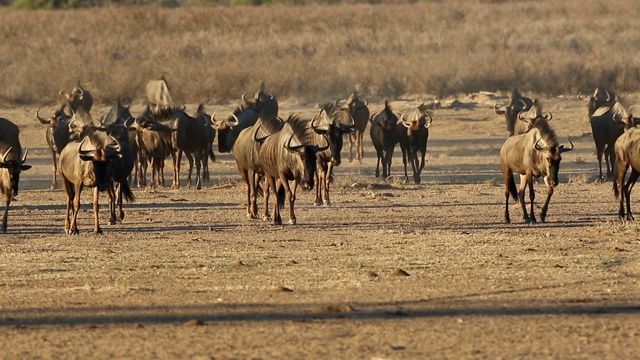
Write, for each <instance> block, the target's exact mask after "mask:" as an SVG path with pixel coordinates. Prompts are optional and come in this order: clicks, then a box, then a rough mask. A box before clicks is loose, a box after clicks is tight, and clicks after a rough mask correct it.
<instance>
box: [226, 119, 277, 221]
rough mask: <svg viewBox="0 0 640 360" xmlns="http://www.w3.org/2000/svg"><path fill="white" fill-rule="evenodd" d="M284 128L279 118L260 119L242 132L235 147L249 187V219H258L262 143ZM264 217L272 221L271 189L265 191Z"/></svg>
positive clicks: (261, 173)
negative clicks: (270, 206) (270, 208)
mask: <svg viewBox="0 0 640 360" xmlns="http://www.w3.org/2000/svg"><path fill="white" fill-rule="evenodd" d="M283 127H284V121H282V119H280V118H278V117H270V118H260V119H258V121H257V122H256V124H255V125H253V126H251V127H248V128H246V129H244V130H242V131H241V132H240V134H239V135H238V139H237V140H236V142H235V144H234V145H233V155H234V157H235V160H236V165H237V167H238V171H239V172H240V176H241V177H242V181H243V182H244V183H245V185H246V187H247V192H246V194H247V217H248V218H250V219H256V218H257V217H258V204H257V196H258V183H259V180H260V177H261V176H263V175H264V171H263V170H262V167H261V166H260V162H259V154H260V148H261V146H262V143H263V142H264V140H265V139H266V137H267V136H270V135H273V134H275V133H277V132H279V131H280V130H282V128H283ZM263 195H264V196H263V197H264V215H263V217H262V219H263V220H265V221H267V220H270V219H271V217H270V216H269V188H268V185H267V186H265V188H264V189H263Z"/></svg>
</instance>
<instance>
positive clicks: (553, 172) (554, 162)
mask: <svg viewBox="0 0 640 360" xmlns="http://www.w3.org/2000/svg"><path fill="white" fill-rule="evenodd" d="M541 140H542V138H539V139H538V140H537V141H536V143H535V145H534V148H535V149H536V151H537V152H538V155H539V156H540V159H541V160H542V161H543V166H544V167H545V169H546V173H547V175H548V180H547V178H545V182H547V181H548V183H547V185H548V186H556V185H558V171H559V170H560V161H562V153H564V152H567V151H571V150H573V143H572V142H571V140H569V139H567V140H569V144H571V147H570V148H565V147H564V145H557V144H556V145H552V146H549V145H545V146H542V145H541V144H540V141H541Z"/></svg>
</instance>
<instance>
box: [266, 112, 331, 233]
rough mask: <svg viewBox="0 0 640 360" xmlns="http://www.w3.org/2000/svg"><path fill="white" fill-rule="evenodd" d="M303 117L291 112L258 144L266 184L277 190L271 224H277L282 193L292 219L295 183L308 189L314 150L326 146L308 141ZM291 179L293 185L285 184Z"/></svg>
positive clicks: (310, 186) (294, 221)
mask: <svg viewBox="0 0 640 360" xmlns="http://www.w3.org/2000/svg"><path fill="white" fill-rule="evenodd" d="M308 127H309V124H308V121H307V120H301V119H300V118H298V117H297V116H295V115H291V116H289V118H288V119H287V121H286V123H285V125H284V127H283V128H282V130H280V131H279V132H277V133H275V134H273V135H271V136H269V137H267V138H266V139H265V140H264V143H263V144H262V147H261V148H260V155H259V158H258V159H259V160H258V161H259V163H260V166H261V167H262V169H263V170H264V173H265V177H266V180H267V184H268V186H269V187H271V188H272V189H274V191H275V193H276V194H277V199H278V201H277V204H276V206H274V210H273V224H274V225H281V224H282V217H281V216H280V208H282V207H284V201H285V197H286V199H287V200H288V201H289V218H290V220H289V223H290V224H295V223H296V216H295V213H294V211H293V206H294V203H295V200H296V189H297V188H298V184H300V185H301V186H302V188H303V189H306V190H312V189H313V186H314V176H315V172H316V160H317V157H316V154H317V153H318V152H319V151H323V150H325V149H327V148H328V146H323V147H319V146H317V145H310V144H311V141H312V140H311V139H310V138H309V137H308V134H309V132H308V131H307V129H308ZM289 181H293V185H291V186H290V185H289Z"/></svg>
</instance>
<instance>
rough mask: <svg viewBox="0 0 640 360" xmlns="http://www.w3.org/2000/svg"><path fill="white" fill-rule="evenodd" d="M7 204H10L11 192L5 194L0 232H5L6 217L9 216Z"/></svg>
mask: <svg viewBox="0 0 640 360" xmlns="http://www.w3.org/2000/svg"><path fill="white" fill-rule="evenodd" d="M9 204H11V191H7V193H6V194H5V206H4V214H3V215H2V232H3V233H6V232H7V216H9Z"/></svg>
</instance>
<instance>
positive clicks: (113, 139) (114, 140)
mask: <svg viewBox="0 0 640 360" xmlns="http://www.w3.org/2000/svg"><path fill="white" fill-rule="evenodd" d="M109 138H110V139H111V140H112V141H113V142H114V143H115V144H114V145H115V146H112V147H111V148H112V149H114V150H115V151H117V152H118V153H120V151H122V147H121V146H120V142H119V141H118V140H117V139H116V138H114V137H113V136H111V135H109Z"/></svg>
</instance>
